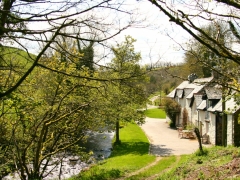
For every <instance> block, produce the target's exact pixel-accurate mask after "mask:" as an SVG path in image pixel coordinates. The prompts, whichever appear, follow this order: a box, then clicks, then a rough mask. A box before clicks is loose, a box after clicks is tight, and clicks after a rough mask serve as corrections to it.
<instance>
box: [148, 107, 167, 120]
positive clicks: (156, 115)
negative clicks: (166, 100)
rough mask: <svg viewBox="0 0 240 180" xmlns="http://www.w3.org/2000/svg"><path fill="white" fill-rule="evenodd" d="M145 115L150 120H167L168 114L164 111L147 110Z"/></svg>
mask: <svg viewBox="0 0 240 180" xmlns="http://www.w3.org/2000/svg"><path fill="white" fill-rule="evenodd" d="M145 115H146V116H147V117H149V118H161V119H165V118H166V113H165V111H164V110H163V109H147V110H145Z"/></svg>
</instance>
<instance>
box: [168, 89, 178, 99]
mask: <svg viewBox="0 0 240 180" xmlns="http://www.w3.org/2000/svg"><path fill="white" fill-rule="evenodd" d="M175 93H176V89H174V90H173V91H171V92H170V93H169V94H168V95H167V97H170V98H174V97H175Z"/></svg>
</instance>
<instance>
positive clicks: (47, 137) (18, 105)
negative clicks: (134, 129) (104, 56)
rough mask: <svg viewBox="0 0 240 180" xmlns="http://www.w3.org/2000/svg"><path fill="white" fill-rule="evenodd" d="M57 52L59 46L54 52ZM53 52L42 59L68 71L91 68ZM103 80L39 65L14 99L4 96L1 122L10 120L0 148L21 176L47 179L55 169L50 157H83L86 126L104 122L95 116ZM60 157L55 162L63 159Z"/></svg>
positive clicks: (93, 126)
mask: <svg viewBox="0 0 240 180" xmlns="http://www.w3.org/2000/svg"><path fill="white" fill-rule="evenodd" d="M59 57H61V54H60V53H57V52H56V54H55V56H54V57H52V58H56V59H58V58H59ZM52 58H50V59H44V60H42V62H41V63H42V64H45V65H46V66H48V67H51V68H55V69H57V70H61V71H62V72H66V73H68V74H75V75H77V74H79V75H81V74H84V75H85V76H87V75H86V74H88V71H87V70H86V71H79V70H78V69H77V68H76V66H75V64H73V63H71V62H70V61H58V63H56V62H57V61H56V60H53V59H52ZM76 58H77V57H76ZM99 86H100V84H99V82H96V81H87V80H86V79H76V78H74V77H69V76H66V75H64V74H63V73H56V72H53V71H49V70H47V69H41V70H39V69H35V70H34V71H33V72H32V74H31V75H30V76H29V77H28V78H27V79H26V81H25V84H24V86H20V87H19V88H18V90H17V91H15V92H14V93H12V94H11V95H12V97H11V99H9V98H7V99H5V100H2V101H1V103H2V105H1V107H2V109H1V113H2V116H1V119H0V122H2V123H3V122H5V123H6V125H5V127H6V128H5V131H6V132H5V134H6V136H4V142H5V144H4V146H2V144H1V148H3V150H4V151H3V153H4V154H8V156H7V158H8V159H12V161H13V162H14V164H15V166H16V169H17V170H18V171H19V174H20V177H21V179H24V180H25V179H43V178H44V177H45V176H47V174H48V173H49V172H51V170H52V169H49V167H50V164H52V163H53V162H51V159H52V157H54V156H56V155H58V154H60V153H63V152H71V153H72V154H78V155H80V154H81V157H85V155H84V154H83V152H82V150H81V148H80V147H79V146H78V145H77V143H78V142H79V141H83V140H84V139H85V137H86V131H87V130H97V129H98V128H99V126H100V125H101V123H102V122H101V121H99V119H98V118H95V116H96V115H97V114H98V108H96V109H95V107H97V102H99V96H97V95H96V94H97V93H98V91H97V89H98V88H99ZM89 107H91V108H89ZM96 117H97V116H96ZM59 157H60V158H59V160H58V161H57V162H54V163H56V165H59V164H60V162H61V158H62V156H59ZM52 168H56V167H52Z"/></svg>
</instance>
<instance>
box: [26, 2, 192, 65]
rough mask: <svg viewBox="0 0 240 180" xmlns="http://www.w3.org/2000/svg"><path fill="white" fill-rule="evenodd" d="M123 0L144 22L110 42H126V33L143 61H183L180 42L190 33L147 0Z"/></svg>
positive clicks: (127, 7) (185, 39)
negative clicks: (133, 40) (134, 40)
mask: <svg viewBox="0 0 240 180" xmlns="http://www.w3.org/2000/svg"><path fill="white" fill-rule="evenodd" d="M124 2H125V3H126V4H125V7H126V11H129V9H134V10H135V11H137V12H138V15H137V16H138V17H136V19H138V20H140V22H141V23H140V24H138V25H136V26H134V27H131V28H128V29H126V30H124V31H123V32H122V33H121V34H119V35H117V36H116V37H114V38H113V39H111V44H112V45H113V46H114V45H116V43H117V42H118V43H119V42H123V41H124V37H125V36H126V35H130V36H132V37H133V38H134V39H136V40H137V41H136V43H134V46H135V51H136V52H140V53H141V56H142V60H141V62H140V63H141V64H143V65H144V64H155V63H165V62H171V63H180V62H183V58H184V51H183V50H182V49H181V47H180V46H179V45H178V43H179V44H181V45H184V43H186V42H187V41H188V40H189V38H190V36H189V35H188V34H187V33H186V32H185V31H184V30H182V29H181V28H180V27H178V26H177V25H174V24H172V23H171V22H169V19H168V18H167V16H166V15H164V14H163V13H162V12H160V11H159V9H158V8H156V7H155V6H154V5H152V4H151V3H149V2H148V1H138V2H136V1H132V0H125V1H124ZM100 13H104V12H100ZM112 16H113V17H114V16H115V15H112ZM122 19H124V18H122ZM123 21H125V19H124V20H123ZM39 27H42V28H45V25H42V24H41V25H40V24H39V23H38V24H37V26H36V24H35V25H33V26H32V27H31V28H33V29H34V28H37V29H38V28H39ZM26 46H30V48H32V50H33V51H35V50H36V46H35V45H33V44H26ZM34 48H35V49H34ZM110 59H111V58H110ZM110 59H109V57H108V59H107V58H106V59H104V62H103V63H106V62H109V61H110Z"/></svg>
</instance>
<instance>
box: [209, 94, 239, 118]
mask: <svg viewBox="0 0 240 180" xmlns="http://www.w3.org/2000/svg"><path fill="white" fill-rule="evenodd" d="M238 109H240V106H239V105H237V104H236V102H235V101H234V99H233V98H231V99H229V100H227V101H226V111H227V112H228V113H230V114H231V113H235V112H236V111H237V110H238ZM208 111H210V112H222V99H221V100H220V101H219V102H218V103H217V104H216V105H215V106H214V107H213V108H212V109H208Z"/></svg>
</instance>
